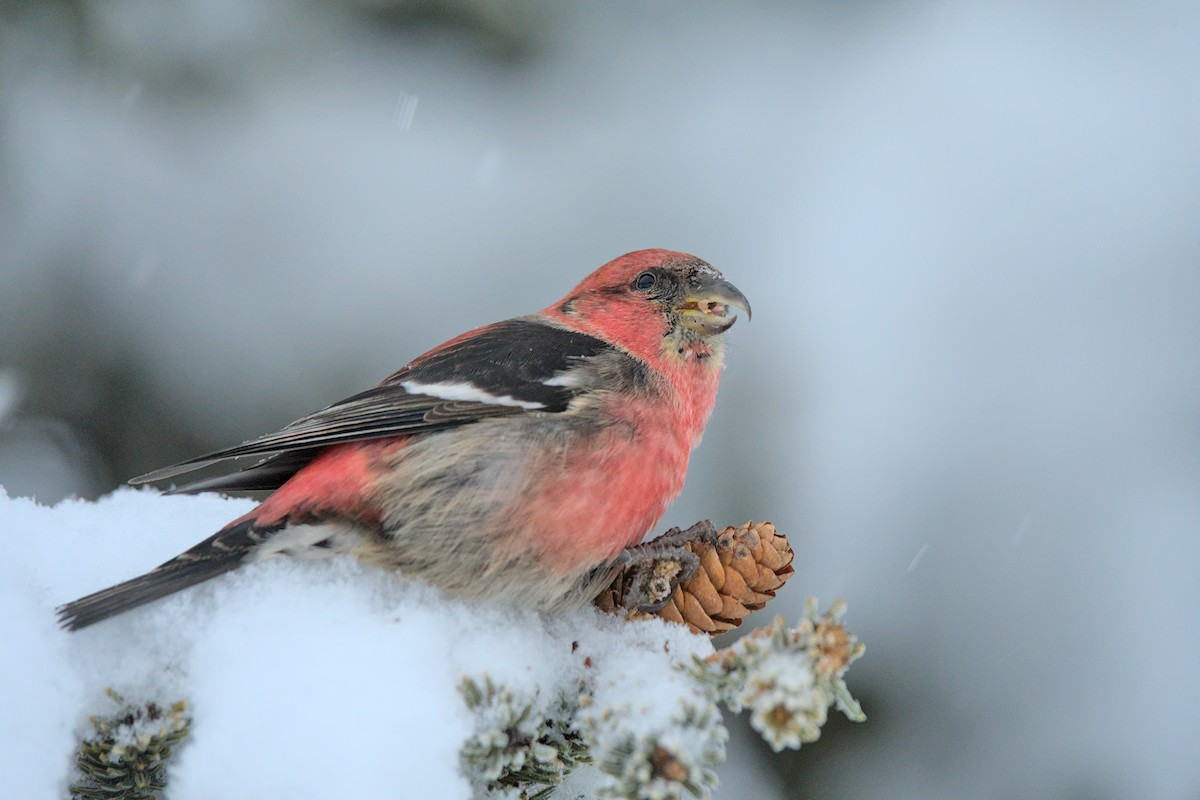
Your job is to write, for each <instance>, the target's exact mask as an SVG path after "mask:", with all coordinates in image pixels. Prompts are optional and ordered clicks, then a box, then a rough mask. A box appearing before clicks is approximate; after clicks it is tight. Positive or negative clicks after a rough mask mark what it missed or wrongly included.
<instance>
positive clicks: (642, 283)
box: [633, 272, 658, 292]
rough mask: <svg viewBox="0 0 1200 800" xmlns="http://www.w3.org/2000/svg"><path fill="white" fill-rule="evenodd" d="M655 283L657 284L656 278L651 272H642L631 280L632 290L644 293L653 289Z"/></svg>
mask: <svg viewBox="0 0 1200 800" xmlns="http://www.w3.org/2000/svg"><path fill="white" fill-rule="evenodd" d="M656 283H658V276H656V275H655V274H654V273H653V272H643V273H642V274H641V275H638V276H637V277H636V278H634V279H633V288H635V289H637V290H638V291H642V292H644V291H646V290H647V289H653V288H654V284H656Z"/></svg>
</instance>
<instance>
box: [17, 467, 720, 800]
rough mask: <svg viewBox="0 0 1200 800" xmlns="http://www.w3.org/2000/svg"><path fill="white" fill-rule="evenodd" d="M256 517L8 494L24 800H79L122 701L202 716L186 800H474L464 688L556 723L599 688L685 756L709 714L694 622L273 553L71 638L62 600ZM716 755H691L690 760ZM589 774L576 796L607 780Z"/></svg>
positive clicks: (208, 500)
mask: <svg viewBox="0 0 1200 800" xmlns="http://www.w3.org/2000/svg"><path fill="white" fill-rule="evenodd" d="M249 505H250V503H249V502H248V501H245V500H232V499H227V498H221V497H211V496H200V497H185V496H173V497H168V496H162V495H159V494H158V493H157V492H154V491H149V490H142V491H135V490H131V489H123V490H119V491H117V492H114V493H113V494H110V495H108V496H106V497H103V498H101V499H100V500H99V501H97V502H84V501H78V500H67V501H63V502H61V503H59V504H57V505H55V506H53V507H48V506H43V505H38V504H37V503H35V502H33V501H31V500H28V499H23V498H10V497H8V496H7V495H6V494H4V493H3V492H2V491H0V576H2V578H3V580H2V582H0V620H3V622H0V626H2V627H0V639H2V640H3V641H4V642H5V643H6V647H5V649H4V656H3V657H2V659H0V682H2V683H3V686H4V687H6V689H5V691H6V694H7V695H8V702H10V703H15V704H16V705H15V707H10V708H9V712H8V713H6V714H5V715H3V717H0V719H2V722H0V753H2V754H3V756H2V758H3V760H4V761H5V762H8V763H5V764H4V767H6V768H5V770H4V774H5V775H6V776H8V777H6V781H13V780H15V781H16V784H15V786H14V785H13V784H12V783H8V784H7V785H6V788H7V789H8V790H9V792H10V793H11V795H12V796H20V797H23V798H30V799H31V800H37V798H51V797H54V798H61V797H63V796H65V795H64V792H65V784H66V782H67V781H68V780H69V779H70V760H71V755H72V751H73V748H74V746H75V744H76V741H77V737H78V736H79V735H81V734H82V733H84V732H86V731H87V730H88V723H87V717H88V715H89V714H111V713H113V712H114V710H115V709H114V707H113V701H112V700H111V699H109V698H108V697H106V695H105V689H106V688H108V687H111V688H112V689H114V690H115V691H116V692H118V693H119V694H120V695H122V696H123V697H124V698H125V700H127V701H130V702H135V703H136V702H146V701H150V700H154V701H157V702H159V703H160V704H169V703H173V702H175V701H177V700H181V699H183V700H186V701H187V702H188V704H189V710H190V713H191V715H192V719H193V722H192V726H191V733H190V735H189V737H188V739H187V740H185V743H184V746H183V747H182V748H181V749H180V751H179V754H178V758H177V759H176V760H175V761H174V762H173V764H172V766H171V768H170V772H169V781H170V786H171V792H170V795H171V797H172V798H173V799H174V800H192V798H197V799H198V798H211V797H218V796H219V797H223V798H229V799H230V800H236V799H237V798H262V797H268V796H286V797H289V798H296V799H297V800H303V799H304V798H309V797H313V798H316V797H331V796H344V797H355V798H366V799H368V800H369V798H376V797H378V798H383V797H395V796H397V791H398V788H399V787H402V788H403V792H402V794H403V795H404V796H421V797H443V798H466V797H470V796H471V786H470V784H469V782H468V779H467V778H466V777H465V776H464V775H463V774H462V771H461V769H460V757H459V752H460V749H461V747H462V744H463V742H464V741H465V740H466V739H467V737H468V736H470V735H471V733H472V731H473V729H474V726H475V724H476V723H475V721H474V720H473V718H472V714H471V712H470V711H469V709H468V708H467V705H466V704H465V703H464V701H463V698H462V696H461V695H460V693H459V685H460V683H461V681H462V679H463V678H464V677H472V678H474V679H477V680H478V679H484V678H488V679H491V680H493V681H496V682H497V683H498V684H503V685H504V686H506V687H508V688H510V689H512V690H514V691H516V692H524V693H528V694H529V695H531V696H536V697H537V698H538V703H539V704H540V705H539V710H541V711H544V710H547V709H549V708H550V707H551V706H552V705H553V703H555V702H557V701H558V700H559V699H560V698H562V697H577V696H578V693H579V687H580V681H581V680H582V679H584V678H585V677H586V678H589V679H591V680H592V681H594V685H595V691H594V697H593V704H592V706H591V707H590V708H591V710H595V712H596V713H601V712H603V713H605V714H608V715H610V716H612V715H613V714H616V715H618V716H619V718H620V722H621V726H622V730H623V731H628V732H629V733H631V734H633V735H637V736H643V737H645V736H660V737H663V741H664V742H668V743H670V742H672V741H674V740H673V738H672V737H674V739H679V738H681V736H682V734H681V729H680V726H679V725H678V724H677V721H678V720H677V719H676V717H678V715H679V709H680V708H681V707H682V706H681V703H683V704H692V705H695V706H697V707H700V708H710V707H711V702H710V701H709V700H707V699H706V698H705V697H704V695H703V693H702V692H701V691H700V690H699V689H698V688H697V687H696V685H695V684H694V683H692V682H690V681H689V680H687V678H686V676H685V674H684V673H683V672H681V671H680V670H678V669H676V667H675V665H676V664H677V663H679V662H680V661H682V660H685V659H687V660H690V658H691V656H692V655H693V654H694V655H700V656H703V655H706V654H708V653H711V652H712V645H711V644H710V643H709V640H708V639H707V638H706V637H701V636H695V635H692V634H691V633H689V632H687V631H686V630H685V629H684V628H682V627H680V626H673V625H668V624H666V623H663V622H661V621H657V620H654V621H650V622H646V623H627V622H624V621H622V620H620V619H617V618H614V617H608V616H605V615H602V614H600V613H599V612H597V611H594V610H592V609H586V610H584V611H582V612H579V613H578V614H576V615H573V616H571V617H568V618H557V619H555V618H543V617H540V616H538V615H536V614H533V613H530V612H527V611H522V610H519V609H515V608H505V607H501V606H479V605H468V604H465V603H461V602H457V601H454V600H450V599H448V598H445V597H443V596H441V595H440V594H439V593H438V592H437V591H435V590H433V589H431V588H429V587H427V586H424V585H421V584H419V583H416V582H410V581H405V580H403V579H402V578H398V577H396V576H394V575H391V574H388V573H385V572H383V571H380V570H374V569H370V568H365V567H362V566H360V565H358V564H357V563H355V562H353V561H350V560H330V561H323V562H307V561H293V560H290V559H285V558H279V559H271V560H268V561H265V562H261V563H256V564H252V565H249V566H247V567H244V568H242V569H240V570H237V571H235V572H233V573H231V574H229V575H226V576H222V577H221V578H218V579H216V580H213V581H211V582H209V583H208V584H206V585H202V586H199V587H196V588H194V589H191V590H188V591H186V592H182V593H180V594H178V595H175V596H173V597H171V598H168V599H167V600H164V601H162V602H159V603H156V604H152V605H151V606H148V607H146V608H144V609H139V610H136V611H133V612H130V613H127V614H125V615H123V616H120V617H117V618H114V619H112V620H110V621H107V622H104V623H101V624H99V625H96V626H94V627H91V628H88V629H85V630H83V631H80V632H78V633H74V634H70V633H67V632H65V631H62V630H60V629H59V628H58V627H57V625H56V624H55V621H54V608H55V607H56V606H57V605H59V604H61V603H62V602H64V601H68V600H71V599H74V598H75V597H78V596H80V595H83V594H86V593H88V592H91V591H94V590H96V589H99V588H102V587H104V586H107V585H109V584H111V583H113V582H116V581H118V580H121V579H124V578H128V577H132V576H133V575H135V574H139V573H141V572H143V571H145V570H147V569H150V568H152V567H154V566H155V565H157V564H159V563H160V562H162V561H164V560H166V559H167V558H169V557H171V556H172V555H174V554H176V553H177V552H179V551H181V550H183V549H185V548H186V547H187V546H189V545H191V544H194V543H195V542H196V541H199V540H200V539H201V538H204V537H205V536H207V535H208V534H210V533H211V532H212V531H213V530H215V529H216V528H217V527H219V526H220V525H221V524H223V523H224V522H225V521H227V520H229V519H231V518H233V517H235V516H238V515H240V514H241V513H243V512H244V511H246V510H247V508H248V506H249ZM712 711H713V713H716V712H715V708H713V709H712ZM718 727H719V726H718ZM723 733H724V729H723V728H719V734H718V735H717V736H718V738H720V737H721V736H722V735H723ZM701 738H702V737H701ZM709 738H712V736H711V735H710V737H709ZM722 741H723V740H722ZM721 744H722V742H717V743H716V746H717V749H718V750H719V751H720V752H723V750H721V747H720V745H721ZM712 746H713V743H712V742H704V741H700V740H699V739H698V740H697V741H695V742H690V741H678V742H676V749H677V751H678V752H679V753H681V754H682V755H683V756H684V757H685V759H688V758H694V759H697V760H700V759H703V758H704V757H705V755H706V751H704V747H710V748H711V747H712ZM689 748H691V749H689ZM707 755H708V756H709V757H711V755H712V754H711V753H707ZM579 772H580V774H578V775H574V776H573V777H572V778H571V781H570V784H569V786H570V787H571V791H572V792H589V793H590V792H593V791H601V790H603V787H604V785H605V781H606V780H608V779H606V778H604V777H603V776H602V775H601V774H600V773H599V772H598V771H597V770H595V769H591V768H587V769H584V768H581V771H579ZM581 787H583V788H581ZM568 796H569V795H568Z"/></svg>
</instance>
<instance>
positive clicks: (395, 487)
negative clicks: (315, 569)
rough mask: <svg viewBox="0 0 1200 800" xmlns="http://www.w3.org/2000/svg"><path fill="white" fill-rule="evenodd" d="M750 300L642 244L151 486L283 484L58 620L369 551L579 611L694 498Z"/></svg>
mask: <svg viewBox="0 0 1200 800" xmlns="http://www.w3.org/2000/svg"><path fill="white" fill-rule="evenodd" d="M734 309H740V310H741V311H744V312H745V314H746V317H747V319H749V318H750V314H751V311H750V303H749V301H748V300H747V299H746V297H745V295H743V294H742V292H741V291H739V290H738V289H737V288H736V287H735V286H734V285H733V284H731V283H730V282H728V281H727V280H726V279H725V277H724V276H723V275H722V273H721V272H719V271H718V270H717V269H715V268H714V267H712V266H711V265H710V264H708V263H707V262H705V261H703V260H701V259H699V258H697V257H695V256H692V255H688V254H686V253H681V252H676V251H671V250H661V249H652V250H638V251H634V252H631V253H627V254H625V255H623V256H620V257H619V258H616V259H614V260H612V261H610V262H608V263H606V264H604V265H603V266H601V267H600V268H599V269H597V270H595V271H594V272H592V273H591V274H590V275H588V276H587V277H586V278H584V279H583V281H582V282H580V283H579V284H578V285H577V286H575V288H574V289H572V290H571V291H570V292H569V293H568V294H567V295H566V296H565V297H563V298H562V299H561V300H558V301H557V302H555V303H553V304H551V305H549V306H547V307H546V308H544V309H542V310H541V311H538V312H537V313H534V314H529V315H526V316H520V317H515V318H512V319H508V320H505V321H503V322H497V323H493V324H490V325H485V326H483V327H480V328H475V329H474V330H471V331H468V332H467V333H464V334H462V335H460V336H457V337H455V338H453V339H450V340H449V341H447V342H445V343H444V344H442V345H439V346H438V347H435V348H433V349H432V350H430V351H428V352H426V353H424V354H423V355H421V356H419V357H417V358H416V359H414V360H413V361H412V362H410V363H408V364H406V365H405V366H404V367H402V368H401V369H399V370H398V371H396V372H394V373H393V374H392V375H390V376H388V377H387V378H385V379H384V380H383V381H382V382H380V383H379V384H378V385H376V386H375V387H373V388H371V389H367V390H366V391H364V392H361V393H359V394H355V395H353V396H351V397H349V398H347V399H345V400H342V401H340V402H337V403H334V404H333V405H330V406H328V407H326V408H324V409H322V410H320V411H317V412H316V413H313V414H310V415H308V416H306V417H303V418H301V419H299V420H297V421H295V422H292V423H291V424H289V425H287V426H285V427H283V428H282V429H280V430H279V431H277V432H274V433H269V434H266V435H263V436H259V437H257V438H253V439H250V440H248V441H246V442H243V443H242V444H240V445H237V446H234V447H228V448H225V449H222V450H217V451H215V452H211V453H208V454H205V455H202V456H198V457H196V458H191V459H188V460H186V461H183V462H180V463H178V464H175V465H172V466H169V467H165V468H163V469H159V470H155V471H153V472H150V473H147V474H145V475H141V476H139V477H137V478H133V479H132V480H130V481H129V483H130V484H133V485H142V484H154V483H162V482H164V481H168V480H171V479H174V478H177V477H178V476H181V475H186V474H188V473H191V472H193V471H196V470H200V469H205V468H210V467H213V466H214V465H217V466H219V467H220V468H221V472H220V474H218V475H216V476H215V477H209V478H206V479H202V480H196V481H193V482H191V483H185V484H184V485H182V486H173V487H172V488H171V489H170V492H172V493H175V492H184V493H194V492H209V491H216V492H232V491H245V492H261V491H268V492H270V494H269V495H267V496H266V497H265V499H263V500H262V502H261V503H260V504H259V505H258V506H257V507H255V508H254V509H253V510H251V511H250V512H248V513H246V514H244V515H243V516H241V517H238V518H237V519H235V520H233V521H231V522H230V523H228V524H227V525H226V526H224V527H223V528H221V529H220V530H219V531H217V532H216V533H215V534H213V535H212V536H210V537H209V538H207V539H205V540H204V541H202V542H200V543H199V544H197V545H195V546H194V547H191V548H190V549H188V550H187V551H185V552H183V553H181V554H180V555H178V556H176V557H175V558H172V559H170V560H169V561H167V562H165V563H163V564H162V565H160V566H158V567H157V568H155V569H153V570H151V571H150V572H148V573H146V574H144V575H140V576H138V577H135V578H132V579H130V580H127V581H125V582H123V583H120V584H117V585H116V586H112V587H110V588H107V589H103V590H101V591H98V592H95V593H94V594H90V595H87V596H86V597H82V598H80V599H78V600H75V601H73V602H70V603H67V604H65V605H63V606H61V607H60V608H59V609H58V616H59V622H60V624H61V625H63V626H64V627H65V628H67V629H68V630H78V629H81V628H85V627H87V626H90V625H93V624H95V623H97V622H100V621H102V620H105V619H108V618H110V617H113V616H115V615H117V614H121V613H124V612H126V611H129V610H131V609H134V608H137V607H139V606H143V605H145V604H147V603H150V602H153V601H156V600H159V599H161V598H163V597H166V596H168V595H171V594H173V593H175V592H179V591H181V590H183V589H187V588H189V587H191V586H194V585H196V584H199V583H202V582H204V581H208V580H210V579H212V578H215V577H217V576H219V575H222V574H224V573H226V572H229V571H230V570H233V569H236V568H237V567H239V566H241V565H243V564H248V563H253V562H257V561H261V560H263V559H267V558H273V557H278V556H290V557H294V558H323V557H330V556H336V555H350V556H353V557H355V558H357V559H358V560H359V561H360V562H362V563H364V564H367V565H372V566H375V567H380V568H383V569H387V570H394V571H397V572H398V573H399V574H400V575H402V576H404V577H413V578H416V579H419V580H422V581H424V582H426V583H428V584H432V585H433V586H436V587H438V588H440V589H442V590H444V591H445V592H447V593H448V594H450V595H453V596H457V597H461V598H466V599H469V600H472V599H473V600H481V601H503V602H509V603H513V604H515V605H517V606H521V607H526V608H531V609H535V610H537V611H541V612H546V613H551V614H555V613H567V612H570V611H572V610H574V609H578V608H580V607H582V606H583V605H585V604H586V603H587V602H589V601H590V600H592V599H593V598H594V597H595V595H596V594H597V593H598V592H599V591H600V590H601V589H602V588H603V586H604V585H605V582H606V580H608V579H611V576H612V575H613V574H615V570H616V568H617V566H616V565H619V564H621V563H622V559H623V558H624V559H625V560H626V561H628V559H629V558H630V557H636V553H637V552H638V551H637V548H639V547H641V548H643V549H644V548H647V547H649V546H648V545H641V544H639V543H640V542H641V541H642V539H643V538H644V537H645V536H646V535H647V534H648V533H649V532H651V531H652V530H653V528H654V526H655V524H656V523H657V522H658V521H659V519H660V518H661V517H662V516H663V514H664V512H665V511H666V509H667V506H668V504H669V503H670V502H671V501H672V500H674V499H675V497H676V496H677V495H678V494H679V493H680V491H681V490H682V488H683V484H684V478H685V476H686V473H687V467H688V462H689V459H690V457H691V453H692V450H693V449H694V448H695V447H696V446H697V445H698V444H699V443H700V439H701V436H702V434H703V432H704V428H705V425H706V423H707V421H708V419H709V416H710V414H711V413H712V410H713V406H714V403H715V401H716V394H717V387H718V385H719V382H720V376H721V372H722V369H723V367H724V361H725V334H726V332H727V331H728V330H729V329H730V327H731V326H732V325H733V323H734V321H735V320H736V319H737V316H736V314H735V313H734ZM247 457H256V460H255V461H254V463H252V464H249V465H248V466H242V467H240V468H239V467H238V465H239V464H244V463H245V461H244V459H246V458H247ZM673 543H674V544H679V541H678V537H676V541H674V542H673ZM630 553H633V554H635V555H634V556H630V555H629V554H630ZM647 553H650V554H653V553H652V551H648V550H644V551H643V556H645V555H646V554H647Z"/></svg>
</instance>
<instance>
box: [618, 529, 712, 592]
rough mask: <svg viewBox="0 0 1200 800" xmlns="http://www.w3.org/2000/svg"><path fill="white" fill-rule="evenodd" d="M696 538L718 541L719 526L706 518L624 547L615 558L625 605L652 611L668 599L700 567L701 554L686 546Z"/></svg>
mask: <svg viewBox="0 0 1200 800" xmlns="http://www.w3.org/2000/svg"><path fill="white" fill-rule="evenodd" d="M693 541H706V542H709V543H711V544H715V543H716V541H717V529H716V528H715V527H713V524H712V523H711V522H709V521H708V520H705V521H703V522H697V523H696V524H695V525H693V526H692V527H690V528H688V529H687V530H682V529H680V528H671V529H670V530H669V531H667V532H666V533H664V534H663V535H662V536H659V537H658V538H656V539H653V540H651V541H649V542H645V543H644V544H637V545H634V546H633V547H627V548H625V550H623V551H622V552H621V554H620V555H619V556H617V559H616V566H617V567H619V568H620V569H621V582H622V584H623V585H624V591H623V592H622V597H623V602H622V605H623V606H624V607H625V608H626V609H628V610H635V609H636V610H638V611H642V612H645V613H647V614H653V613H655V612H657V611H659V610H660V609H662V608H663V607H664V606H665V605H666V604H667V603H669V602H670V601H671V597H672V596H673V595H674V594H675V590H676V588H678V587H679V585H680V584H681V583H684V582H685V581H687V580H688V578H690V577H692V576H693V575H695V574H696V570H697V569H699V567H700V557H699V556H697V555H696V554H695V553H693V552H692V551H691V550H688V549H687V546H686V545H687V544H688V543H689V542H693Z"/></svg>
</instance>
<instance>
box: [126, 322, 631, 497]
mask: <svg viewBox="0 0 1200 800" xmlns="http://www.w3.org/2000/svg"><path fill="white" fill-rule="evenodd" d="M614 352H618V351H616V349H615V348H613V347H612V346H611V345H609V344H607V343H605V342H604V341H602V340H600V339H597V338H595V337H593V336H588V335H586V334H583V333H578V332H576V331H571V330H567V329H565V328H559V327H556V326H554V325H550V324H548V323H546V322H542V321H538V320H537V319H534V318H521V319H513V320H509V321H507V322H501V323H499V324H497V325H494V326H492V327H490V328H487V329H485V330H483V331H482V332H480V333H478V334H477V335H475V336H472V337H470V338H467V339H464V340H462V341H460V342H456V343H455V344H452V345H450V346H449V347H446V348H444V349H440V350H435V351H433V352H432V353H430V354H427V355H425V356H423V357H422V358H420V359H418V360H417V361H415V362H413V363H412V364H410V365H408V366H406V367H405V368H404V369H402V370H400V371H399V372H396V373H394V374H393V375H391V376H389V377H388V378H387V379H386V380H384V381H383V382H382V383H381V384H380V385H378V386H376V387H374V388H371V389H368V390H366V391H365V392H360V393H359V394H356V395H354V396H352V397H348V398H346V399H345V400H342V401H341V402H338V403H335V404H333V405H331V406H329V407H328V408H325V409H323V410H321V411H318V412H317V413H315V414H311V415H309V416H307V417H304V418H302V419H299V420H297V421H295V422H293V423H291V424H290V425H288V426H287V427H285V428H283V429H282V430H280V431H278V432H276V433H270V434H266V435H265V436H260V437H258V438H257V439H251V440H249V441H247V442H243V443H242V444H240V445H237V446H235V447H229V448H225V449H223V450H217V451H215V452H212V453H207V454H205V455H202V456H198V457H196V458H192V459H188V460H187V461H182V462H180V463H178V464H174V465H172V466H169V467H164V468H162V469H158V470H155V471H153V472H149V473H146V474H145V475H140V476H138V477H136V478H133V479H132V480H130V481H129V482H130V483H132V484H135V485H136V484H142V483H152V482H155V481H162V480H167V479H168V478H172V477H175V476H176V475H181V474H184V473H187V472H193V471H195V470H198V469H202V468H204V467H206V466H209V465H211V464H215V463H217V462H220V461H225V460H228V459H234V458H241V457H244V456H263V455H270V454H273V453H290V452H295V451H301V452H303V453H304V455H303V456H301V457H297V458H296V459H294V460H286V461H281V462H276V461H274V459H268V460H267V461H264V462H262V463H260V464H256V465H254V466H252V467H249V468H248V469H247V470H245V472H246V474H245V475H242V474H241V473H235V474H233V475H230V476H229V477H227V478H224V477H218V478H211V479H207V480H202V481H197V482H195V483H193V484H188V485H185V486H183V487H181V488H179V489H177V491H180V492H193V491H215V490H230V491H239V490H254V489H276V488H278V487H279V486H280V485H282V483H283V482H284V481H286V480H287V479H288V478H290V477H291V476H292V475H294V474H295V473H296V471H298V470H299V469H301V468H302V467H303V466H304V465H305V464H307V463H308V462H309V461H311V460H312V458H313V457H314V456H315V455H316V453H317V452H318V451H319V450H320V449H321V448H323V447H328V446H329V445H334V444H343V443H345V442H353V441H360V440H363V439H378V438H383V437H388V436H399V435H404V434H417V433H430V432H434V431H438V430H445V429H446V428H452V427H456V426H459V425H465V424H468V423H472V422H477V421H479V420H482V419H488V418H492V417H500V416H511V415H518V414H526V413H529V410H527V409H524V408H521V407H518V406H513V405H498V404H496V403H486V402H473V401H466V400H444V399H441V398H437V397H431V396H428V395H423V394H415V393H410V392H408V391H407V390H406V389H405V388H404V387H403V386H402V385H401V384H403V383H406V382H409V381H414V382H416V383H418V384H427V385H428V384H437V383H467V384H470V385H472V386H474V387H476V388H478V389H479V390H481V391H483V392H487V393H488V394H491V395H494V396H497V397H502V396H508V397H512V398H515V399H517V400H521V401H523V402H528V403H538V404H540V407H539V408H537V409H533V410H535V411H537V412H539V413H559V412H562V411H565V410H566V409H567V407H568V406H569V404H570V402H571V399H572V398H573V397H575V396H576V395H577V394H578V393H579V392H580V391H581V389H579V388H575V387H568V386H551V385H547V384H546V381H548V380H551V379H552V378H554V377H555V376H557V375H560V374H562V373H563V372H566V371H568V370H570V369H572V368H574V367H578V366H580V364H582V363H584V362H585V361H587V360H589V359H593V358H595V357H596V356H599V355H601V354H604V353H614ZM628 360H632V359H628ZM289 470H290V472H289Z"/></svg>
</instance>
